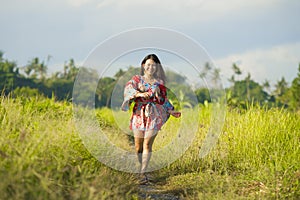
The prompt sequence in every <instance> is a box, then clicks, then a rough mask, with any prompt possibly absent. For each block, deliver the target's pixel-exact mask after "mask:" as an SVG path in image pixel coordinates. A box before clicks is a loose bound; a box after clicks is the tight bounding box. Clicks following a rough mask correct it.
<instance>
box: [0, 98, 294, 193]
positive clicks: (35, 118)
mask: <svg viewBox="0 0 300 200" xmlns="http://www.w3.org/2000/svg"><path fill="white" fill-rule="evenodd" d="M118 112H120V111H112V110H109V109H100V110H97V111H96V117H97V119H98V121H99V124H100V125H101V127H102V128H103V130H104V133H105V134H106V135H107V137H108V138H109V140H110V141H113V142H114V144H116V146H118V147H120V148H123V149H125V150H127V151H132V152H133V148H132V144H133V143H132V136H130V135H129V136H127V135H126V134H124V132H126V130H125V131H124V129H125V128H124V127H125V126H128V125H127V124H128V117H129V115H128V113H127V114H126V113H118ZM193 112H194V111H184V112H183V114H184V116H183V118H182V119H181V120H187V121H188V120H189V119H191V120H190V121H188V122H187V124H191V123H192V122H193V120H195V119H193V120H192V117H193V116H197V117H198V118H200V121H199V124H198V126H196V127H197V130H196V131H195V138H194V140H193V142H192V144H191V146H190V147H189V148H188V149H187V151H186V152H185V153H184V154H183V155H182V156H181V157H180V158H179V159H178V160H176V161H175V162H174V163H172V164H170V165H168V166H167V167H165V168H163V169H161V170H158V171H155V172H154V173H153V176H154V178H155V179H156V183H157V184H156V186H157V187H160V189H161V190H163V191H165V192H169V193H171V192H172V193H177V194H179V195H181V196H183V197H184V198H185V199H255V198H256V199H298V198H299V197H300V156H299V155H300V116H299V113H293V112H288V111H286V110H284V109H277V108H273V109H264V108H261V107H254V106H252V107H249V109H248V110H247V111H243V112H241V111H240V110H230V111H229V110H228V111H227V115H226V120H225V124H224V127H223V130H222V134H221V136H220V138H219V141H218V143H217V145H216V146H215V147H214V149H213V150H212V151H211V152H210V153H209V155H208V156H206V157H204V158H202V159H200V158H199V150H200V149H201V146H202V142H203V140H204V138H205V136H206V134H207V131H208V130H209V127H210V126H211V125H212V124H211V121H210V116H211V110H210V107H201V109H200V112H199V113H196V115H195V113H193ZM115 115H118V116H119V117H120V118H119V119H118V120H119V122H121V124H122V125H121V128H120V123H118V120H116V117H115ZM181 120H180V119H175V118H172V117H171V118H170V120H169V121H168V123H167V124H165V126H164V127H163V129H162V130H161V132H160V133H159V134H158V136H157V138H156V140H155V143H154V151H158V150H159V149H161V148H163V147H165V146H166V145H168V144H170V142H171V141H172V140H173V138H175V137H178V135H177V132H178V130H179V129H180V126H181V124H180V123H182V121H181ZM196 121H198V119H196ZM74 123H75V122H74V121H73V116H72V105H70V104H69V103H68V102H56V101H55V100H54V99H44V98H31V99H22V98H15V99H12V98H7V97H1V98H0V131H1V135H0V179H1V181H0V199H137V198H138V194H137V193H138V190H137V185H136V182H135V181H134V179H133V176H132V175H131V174H127V173H123V172H118V171H115V170H112V169H110V168H108V167H106V166H104V165H103V164H101V163H100V162H99V161H97V160H96V159H95V158H94V157H93V156H92V155H91V154H90V153H89V152H88V151H87V150H86V148H85V147H84V146H83V144H82V140H81V138H80V137H79V132H78V130H77V129H76V128H75V127H76V126H75V124H74ZM191 126H192V124H191ZM127 128H128V127H127ZM186 131H187V133H186V134H189V133H188V129H187V130H186ZM181 134H183V133H181ZM94 148H97V147H94ZM170 155H171V154H170ZM170 155H164V156H165V157H166V159H167V157H168V156H170Z"/></svg>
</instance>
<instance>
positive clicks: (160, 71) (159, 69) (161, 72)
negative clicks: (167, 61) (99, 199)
mask: <svg viewBox="0 0 300 200" xmlns="http://www.w3.org/2000/svg"><path fill="white" fill-rule="evenodd" d="M148 59H151V60H153V61H154V62H155V63H156V71H155V73H154V74H153V76H154V78H156V79H158V80H162V81H163V82H164V83H166V75H165V71H164V69H163V68H162V65H161V63H160V60H159V59H158V57H157V56H156V55H155V54H149V55H147V56H146V57H145V58H144V59H143V60H142V63H141V75H142V76H143V75H144V67H143V65H144V64H145V63H146V61H147V60H148Z"/></svg>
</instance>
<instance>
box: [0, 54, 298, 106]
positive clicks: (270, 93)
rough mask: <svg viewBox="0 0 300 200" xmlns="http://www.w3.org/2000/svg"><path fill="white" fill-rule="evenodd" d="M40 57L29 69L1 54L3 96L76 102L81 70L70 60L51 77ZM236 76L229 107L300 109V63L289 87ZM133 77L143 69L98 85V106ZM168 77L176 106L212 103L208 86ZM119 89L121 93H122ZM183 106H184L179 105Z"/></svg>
mask: <svg viewBox="0 0 300 200" xmlns="http://www.w3.org/2000/svg"><path fill="white" fill-rule="evenodd" d="M49 59H50V57H48V58H47V60H46V61H42V60H40V59H39V58H37V57H36V58H33V59H32V60H30V61H29V62H28V63H27V65H25V66H21V67H20V66H17V64H16V62H13V61H10V60H8V59H4V57H3V52H0V90H1V91H2V93H1V94H2V95H11V96H23V97H31V96H37V95H43V96H45V97H49V98H55V99H57V100H68V101H71V100H72V91H73V85H74V81H75V78H76V76H77V74H78V72H79V69H81V67H79V66H77V65H76V64H75V61H74V60H73V59H70V60H69V61H68V62H66V63H65V64H64V66H63V70H62V71H60V72H55V73H53V74H51V75H50V76H48V71H47V70H48V66H47V65H48V62H49ZM86 71H87V73H89V74H90V75H91V76H94V77H95V78H97V77H96V76H97V73H96V72H95V71H92V70H86ZM232 72H233V74H232V76H231V77H230V79H229V81H230V83H231V85H230V86H229V87H228V88H225V91H226V98H227V103H228V105H229V106H232V107H238V108H247V105H249V103H251V104H259V105H267V106H269V107H274V106H277V107H284V108H288V109H291V110H299V109H300V64H299V66H298V73H297V75H296V77H295V78H294V80H293V81H292V82H291V84H289V83H288V82H287V81H286V80H285V78H284V77H282V78H281V79H280V80H278V81H277V82H276V84H275V85H274V87H273V89H272V87H271V84H270V82H269V81H268V80H265V81H264V82H263V83H262V84H259V83H258V82H256V81H255V80H253V79H252V77H251V74H250V73H247V75H246V76H245V78H243V79H241V78H240V77H241V75H242V74H243V73H244V72H242V70H241V69H240V67H239V66H238V65H237V64H235V63H233V64H232ZM132 74H139V68H136V67H133V66H130V67H128V68H127V69H126V70H122V69H120V70H119V71H118V72H116V74H115V75H114V76H113V77H103V78H101V79H100V80H99V82H98V87H97V89H96V94H95V104H96V106H97V107H111V106H112V104H111V101H112V99H111V98H112V94H113V92H119V93H122V91H121V90H122V89H123V88H122V87H123V86H124V85H125V83H126V81H128V80H129V79H130V78H131V76H132ZM208 75H210V77H212V78H211V80H212V81H214V80H217V79H219V78H220V69H219V68H213V67H212V65H211V64H210V63H206V64H205V66H204V67H203V70H202V71H201V73H200V74H199V78H202V79H206V78H207V76H208ZM166 76H167V78H168V85H167V86H168V88H172V90H169V91H168V92H169V98H170V100H171V101H172V103H173V104H174V105H175V106H177V107H178V106H184V107H193V106H195V105H196V104H198V103H202V104H204V103H205V102H210V93H209V90H208V89H207V88H206V87H203V86H198V87H197V88H191V87H190V85H189V84H188V83H187V78H186V77H185V76H183V75H181V74H178V73H175V72H173V71H166ZM118 90H119V91H118ZM78 95H80V98H82V99H84V98H85V91H81V92H80V94H78ZM80 98H79V99H80ZM121 101H122V99H121V98H120V99H119V98H118V99H115V100H114V102H115V103H114V105H118V104H121ZM179 104H180V105H179Z"/></svg>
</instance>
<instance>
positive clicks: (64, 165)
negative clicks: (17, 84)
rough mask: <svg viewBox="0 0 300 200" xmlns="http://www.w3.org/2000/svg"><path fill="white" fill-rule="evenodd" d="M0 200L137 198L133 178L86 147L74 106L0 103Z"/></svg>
mask: <svg viewBox="0 0 300 200" xmlns="http://www.w3.org/2000/svg"><path fill="white" fill-rule="evenodd" d="M0 130H1V136H0V179H1V181H0V199H128V198H136V196H137V195H136V192H135V191H136V184H135V182H134V181H130V182H128V181H127V180H130V179H132V176H131V175H130V174H125V173H120V172H116V171H113V170H111V169H109V168H107V167H105V166H103V165H102V164H101V163H99V162H98V161H97V160H96V159H95V158H93V157H92V156H91V155H90V153H89V152H88V151H87V150H86V149H85V147H84V146H83V145H82V143H81V140H80V137H79V135H78V132H77V130H76V129H75V124H74V121H73V117H72V105H70V104H69V103H67V102H55V101H54V99H44V98H31V99H22V98H16V99H11V98H7V97H1V98H0Z"/></svg>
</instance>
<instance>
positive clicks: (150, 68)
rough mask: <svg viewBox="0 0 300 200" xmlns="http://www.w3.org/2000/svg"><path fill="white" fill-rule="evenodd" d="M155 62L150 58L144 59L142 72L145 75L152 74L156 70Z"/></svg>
mask: <svg viewBox="0 0 300 200" xmlns="http://www.w3.org/2000/svg"><path fill="white" fill-rule="evenodd" d="M156 65H157V64H156V63H155V62H154V61H153V60H152V59H148V60H146V62H145V64H144V66H143V67H144V73H145V74H146V75H153V74H154V73H155V72H156V67H157V66H156Z"/></svg>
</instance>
